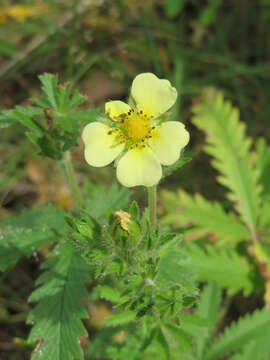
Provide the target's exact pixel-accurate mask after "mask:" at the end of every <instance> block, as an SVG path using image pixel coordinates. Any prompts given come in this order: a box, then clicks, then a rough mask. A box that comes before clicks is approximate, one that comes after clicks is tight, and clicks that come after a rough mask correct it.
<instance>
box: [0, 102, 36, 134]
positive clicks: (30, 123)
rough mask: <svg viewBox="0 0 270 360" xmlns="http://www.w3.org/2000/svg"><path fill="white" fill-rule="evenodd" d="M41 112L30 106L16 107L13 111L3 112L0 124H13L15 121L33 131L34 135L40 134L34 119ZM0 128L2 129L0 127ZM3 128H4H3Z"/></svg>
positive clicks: (0, 116)
mask: <svg viewBox="0 0 270 360" xmlns="http://www.w3.org/2000/svg"><path fill="white" fill-rule="evenodd" d="M42 114H43V112H42V110H41V109H39V108H35V107H32V106H28V107H25V108H24V107H22V106H16V107H15V109H13V110H4V111H2V112H1V115H0V123H2V124H7V125H8V124H10V125H11V124H15V123H16V122H17V121H18V122H19V123H21V124H22V125H23V126H25V127H27V128H28V129H30V130H32V131H34V132H35V133H36V134H40V133H41V131H42V128H41V127H40V125H39V124H38V123H37V122H36V121H35V120H34V117H36V116H41V115H42ZM0 127H2V126H1V125H0ZM3 127H4V126H3Z"/></svg>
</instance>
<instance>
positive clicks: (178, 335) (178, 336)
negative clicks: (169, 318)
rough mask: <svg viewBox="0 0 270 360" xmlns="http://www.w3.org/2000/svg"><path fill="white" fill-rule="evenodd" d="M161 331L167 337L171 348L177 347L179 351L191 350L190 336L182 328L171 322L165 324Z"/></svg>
mask: <svg viewBox="0 0 270 360" xmlns="http://www.w3.org/2000/svg"><path fill="white" fill-rule="evenodd" d="M163 332H164V335H165V337H167V338H168V342H169V343H170V347H171V348H173V347H177V348H178V349H180V350H181V352H191V351H192V350H193V342H192V338H191V336H190V335H189V334H188V333H187V332H185V331H184V330H183V329H182V328H180V327H178V326H176V325H173V324H165V325H164V326H163Z"/></svg>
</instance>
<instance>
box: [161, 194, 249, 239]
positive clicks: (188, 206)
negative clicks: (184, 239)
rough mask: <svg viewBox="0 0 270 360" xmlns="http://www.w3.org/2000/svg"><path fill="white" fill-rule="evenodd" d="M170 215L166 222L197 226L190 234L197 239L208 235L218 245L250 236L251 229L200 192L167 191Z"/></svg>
mask: <svg viewBox="0 0 270 360" xmlns="http://www.w3.org/2000/svg"><path fill="white" fill-rule="evenodd" d="M162 198H163V202H164V204H165V206H166V210H167V214H166V215H165V217H164V218H163V219H162V222H163V223H164V224H179V225H182V226H187V225H189V226H190V225H191V224H192V225H193V226H192V228H191V229H189V230H188V234H189V235H190V236H191V237H192V238H194V237H196V238H200V237H208V238H210V239H211V240H213V239H214V240H215V241H216V242H217V244H219V245H222V244H225V243H232V244H235V243H238V242H240V241H245V240H247V239H248V238H249V232H248V230H247V228H246V227H245V226H244V225H243V224H242V223H241V222H239V220H238V219H237V218H236V216H235V215H234V214H233V213H231V212H226V211H225V210H224V209H223V207H222V205H221V204H219V203H218V202H210V201H207V200H206V199H205V198H203V197H202V196H201V195H200V194H196V195H195V196H193V197H192V196H190V195H188V194H187V193H186V192H185V191H182V190H178V192H177V194H175V192H174V193H173V192H169V191H163V193H162Z"/></svg>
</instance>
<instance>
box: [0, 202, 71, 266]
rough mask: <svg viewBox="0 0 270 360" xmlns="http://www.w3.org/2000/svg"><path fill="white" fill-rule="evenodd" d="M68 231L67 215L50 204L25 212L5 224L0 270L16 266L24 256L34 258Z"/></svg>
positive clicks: (1, 241) (1, 245)
mask: <svg viewBox="0 0 270 360" xmlns="http://www.w3.org/2000/svg"><path fill="white" fill-rule="evenodd" d="M66 230H67V226H66V223H65V220H64V212H63V211H62V210H60V209H57V208H55V207H54V206H52V205H48V206H46V207H44V208H38V207H37V208H33V209H30V210H24V211H23V212H22V213H21V214H20V215H18V216H12V217H10V218H7V219H6V220H5V221H4V222H3V226H2V229H1V233H0V235H1V237H0V271H6V270H7V269H10V268H11V267H13V266H14V265H15V264H16V263H17V261H18V260H19V259H20V258H21V257H23V256H31V255H32V253H33V252H35V251H39V250H40V249H41V248H42V247H43V246H44V245H47V244H49V243H52V242H53V241H55V240H56V239H57V236H59V235H60V234H61V235H63V234H64V233H65V232H66Z"/></svg>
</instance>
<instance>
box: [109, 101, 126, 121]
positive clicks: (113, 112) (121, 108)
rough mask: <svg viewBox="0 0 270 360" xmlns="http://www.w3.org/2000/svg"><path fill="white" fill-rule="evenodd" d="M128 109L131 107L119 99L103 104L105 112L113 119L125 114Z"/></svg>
mask: <svg viewBox="0 0 270 360" xmlns="http://www.w3.org/2000/svg"><path fill="white" fill-rule="evenodd" d="M130 109H131V108H130V106H129V105H128V104H126V103H124V102H123V101H120V100H114V101H109V102H106V104H105V112H106V113H107V114H108V115H109V116H110V118H111V119H114V118H116V117H117V116H120V115H122V114H126V113H127V112H128V111H129V110H130Z"/></svg>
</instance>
